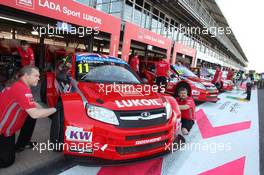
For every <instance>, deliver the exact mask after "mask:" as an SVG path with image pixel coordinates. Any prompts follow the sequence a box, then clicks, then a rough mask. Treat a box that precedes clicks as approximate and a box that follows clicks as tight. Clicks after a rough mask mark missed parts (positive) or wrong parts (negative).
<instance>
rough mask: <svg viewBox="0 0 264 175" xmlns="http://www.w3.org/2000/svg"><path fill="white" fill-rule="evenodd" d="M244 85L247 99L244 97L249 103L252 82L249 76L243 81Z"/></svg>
mask: <svg viewBox="0 0 264 175" xmlns="http://www.w3.org/2000/svg"><path fill="white" fill-rule="evenodd" d="M245 83H246V87H247V89H246V93H247V97H246V100H248V101H250V99H251V89H252V87H253V81H252V76H251V75H248V76H247V79H246V81H245Z"/></svg>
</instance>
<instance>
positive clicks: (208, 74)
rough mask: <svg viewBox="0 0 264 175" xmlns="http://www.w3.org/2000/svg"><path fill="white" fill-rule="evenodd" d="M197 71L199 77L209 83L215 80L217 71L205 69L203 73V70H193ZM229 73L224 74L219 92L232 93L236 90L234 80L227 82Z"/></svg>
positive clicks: (224, 72)
mask: <svg viewBox="0 0 264 175" xmlns="http://www.w3.org/2000/svg"><path fill="white" fill-rule="evenodd" d="M192 69H195V70H197V74H198V76H199V77H200V78H201V79H202V80H204V81H207V82H211V81H212V80H213V78H214V74H215V70H214V69H209V68H207V69H204V70H203V71H201V69H199V68H192ZM227 74H228V72H227V71H223V73H222V80H221V86H220V87H219V91H222V92H224V91H232V90H233V89H234V83H233V82H232V80H227Z"/></svg>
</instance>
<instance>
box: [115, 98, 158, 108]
mask: <svg viewBox="0 0 264 175" xmlns="http://www.w3.org/2000/svg"><path fill="white" fill-rule="evenodd" d="M115 103H116V105H117V106H118V107H119V108H124V107H137V106H162V104H161V103H159V102H158V101H157V100H155V99H150V100H147V99H141V100H121V101H119V100H116V101H115Z"/></svg>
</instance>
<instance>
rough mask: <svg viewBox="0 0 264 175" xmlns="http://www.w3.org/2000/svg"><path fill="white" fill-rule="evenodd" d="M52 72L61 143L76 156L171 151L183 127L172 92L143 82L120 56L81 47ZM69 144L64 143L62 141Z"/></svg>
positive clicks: (49, 88)
mask: <svg viewBox="0 0 264 175" xmlns="http://www.w3.org/2000/svg"><path fill="white" fill-rule="evenodd" d="M57 62H59V63H58V64H57V65H56V70H55V72H48V73H47V74H46V92H45V93H46V96H47V99H46V101H47V103H48V105H49V106H56V107H57V109H58V112H57V113H56V114H55V116H54V117H53V119H52V126H51V138H50V139H51V142H52V143H53V144H55V146H58V145H59V146H58V147H55V149H57V150H62V149H63V151H64V154H66V155H71V156H74V157H76V156H77V157H79V156H85V158H86V159H87V157H90V158H100V159H104V160H115V161H119V160H131V159H132V160H134V159H141V158H145V157H149V156H152V155H156V154H160V153H164V152H166V147H167V145H172V143H173V142H174V140H175V139H176V138H177V135H178V129H179V127H180V111H179V108H178V105H177V102H176V101H175V99H174V98H173V97H172V96H169V95H166V94H160V93H157V92H155V91H154V90H153V91H152V90H150V91H149V86H150V85H146V84H143V83H142V82H141V80H140V79H139V78H138V77H137V76H136V74H135V73H134V72H133V71H132V70H131V68H130V67H129V65H128V64H127V63H126V62H125V61H123V60H121V59H119V58H115V57H110V56H101V55H98V54H89V53H77V54H74V55H68V56H66V57H65V58H64V59H62V60H60V61H57ZM62 146H63V147H62Z"/></svg>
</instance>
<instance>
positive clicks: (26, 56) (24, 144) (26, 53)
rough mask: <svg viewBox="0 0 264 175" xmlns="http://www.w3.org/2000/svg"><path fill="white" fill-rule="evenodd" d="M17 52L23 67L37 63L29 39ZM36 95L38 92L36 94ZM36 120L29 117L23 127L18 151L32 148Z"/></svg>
mask: <svg viewBox="0 0 264 175" xmlns="http://www.w3.org/2000/svg"><path fill="white" fill-rule="evenodd" d="M17 53H18V54H19V55H20V57H21V67H24V66H29V65H31V66H34V65H35V58H34V52H33V50H32V49H31V48H30V47H29V44H28V42H27V41H25V40H22V41H21V42H20V47H18V48H17ZM32 90H33V91H34V92H35V91H37V90H36V89H35V87H32ZM34 95H36V94H34ZM35 125H36V120H35V119H33V118H30V117H27V119H26V121H25V123H24V126H23V127H22V129H21V131H20V133H19V137H18V139H17V143H16V151H17V152H21V151H23V150H24V149H25V148H32V147H33V144H34V142H31V137H32V134H33V131H34V129H35Z"/></svg>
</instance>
